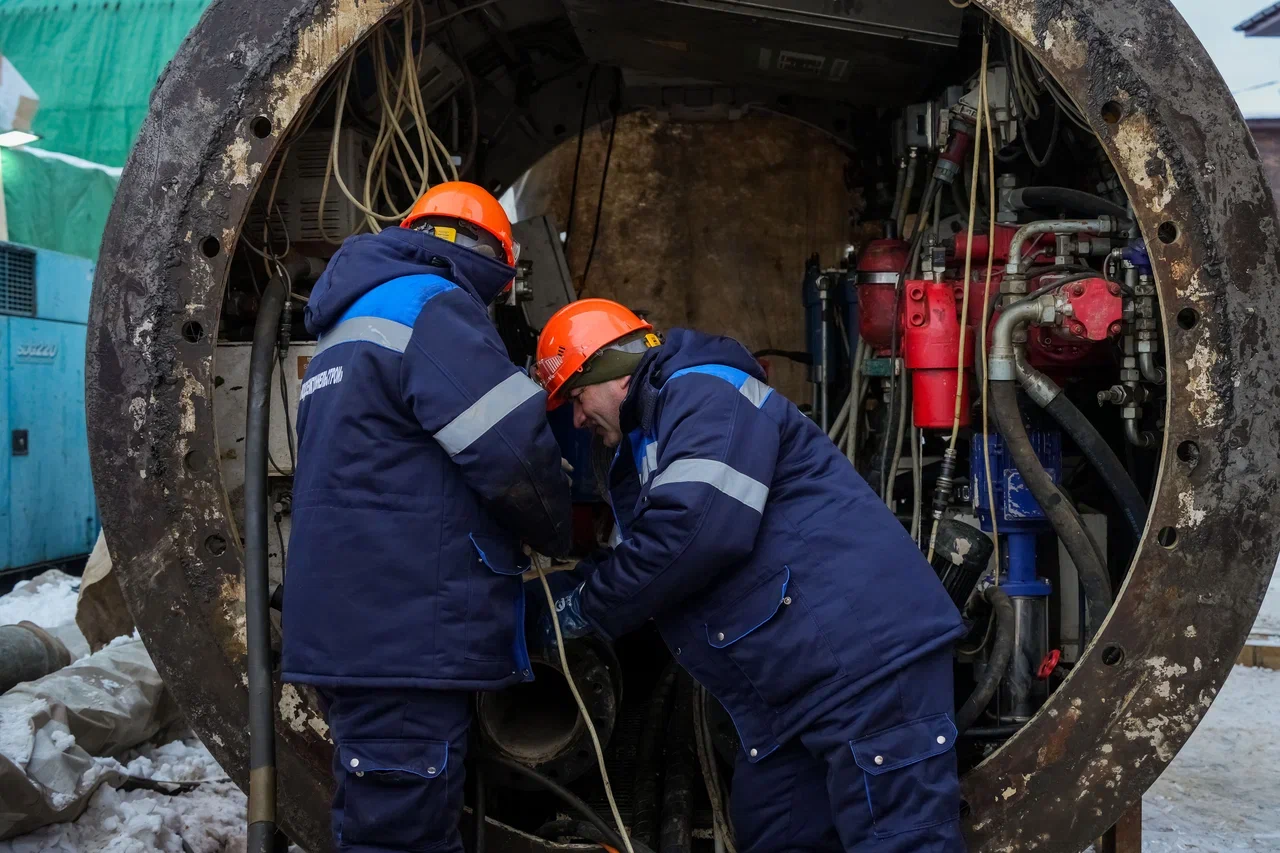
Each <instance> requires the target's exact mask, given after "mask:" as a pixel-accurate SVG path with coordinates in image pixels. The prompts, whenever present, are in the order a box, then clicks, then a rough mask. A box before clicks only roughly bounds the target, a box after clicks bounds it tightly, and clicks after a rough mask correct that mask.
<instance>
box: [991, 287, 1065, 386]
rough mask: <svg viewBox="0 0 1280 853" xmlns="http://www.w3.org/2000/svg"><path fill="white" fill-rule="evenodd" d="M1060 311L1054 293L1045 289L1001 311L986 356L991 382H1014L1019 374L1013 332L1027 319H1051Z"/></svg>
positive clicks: (1032, 320) (1049, 321) (1027, 320)
mask: <svg viewBox="0 0 1280 853" xmlns="http://www.w3.org/2000/svg"><path fill="white" fill-rule="evenodd" d="M1056 314H1057V309H1056V308H1055V307H1054V297H1053V294H1051V293H1046V294H1044V295H1043V296H1040V297H1037V298H1036V299H1031V300H1027V301H1025V302H1015V303H1014V304H1012V305H1010V306H1009V307H1008V308H1006V309H1004V311H1003V312H1001V314H1000V319H999V320H997V321H996V325H995V329H993V330H992V333H991V353H990V355H989V356H988V357H987V378H988V380H989V381H991V382H1012V381H1014V380H1015V379H1016V378H1017V371H1018V368H1017V354H1016V353H1015V351H1014V347H1013V335H1014V333H1015V332H1016V331H1017V330H1018V327H1019V326H1021V325H1023V324H1024V323H1034V322H1036V321H1040V322H1048V323H1052V322H1053V320H1054V317H1055V316H1056Z"/></svg>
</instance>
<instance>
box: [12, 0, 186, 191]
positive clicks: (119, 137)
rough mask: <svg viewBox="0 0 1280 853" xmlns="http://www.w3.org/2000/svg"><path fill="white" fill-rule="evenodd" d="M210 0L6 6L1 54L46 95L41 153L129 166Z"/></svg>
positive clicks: (64, 0)
mask: <svg viewBox="0 0 1280 853" xmlns="http://www.w3.org/2000/svg"><path fill="white" fill-rule="evenodd" d="M207 5H208V0H111V2H107V3H95V2H68V0H58V2H53V0H0V53H2V54H3V55H5V56H7V57H8V58H9V60H10V61H11V62H12V63H13V64H14V66H15V67H16V68H17V69H18V72H19V73H20V74H22V76H23V77H24V78H26V81H27V82H28V83H30V84H31V87H32V88H33V89H35V90H36V94H38V95H39V96H40V109H39V111H38V112H37V113H36V118H35V123H34V126H33V131H34V132H35V133H37V134H39V135H40V137H41V139H40V142H38V143H36V144H37V145H38V146H39V147H42V148H47V149H49V150H50V151H59V152H61V153H63V154H70V155H72V156H75V157H82V158H84V159H85V160H91V161H93V162H95V163H105V164H106V165H108V166H122V165H124V161H125V157H126V156H127V155H128V153H129V147H130V146H131V145H132V144H133V140H134V137H135V136H136V135H137V133H138V129H139V128H140V127H141V126H142V120H143V119H144V118H145V117H146V115H147V102H148V100H149V99H150V97H151V90H152V89H153V88H154V87H155V84H156V79H157V78H158V77H159V76H160V72H161V71H162V70H163V69H164V66H165V64H166V63H168V61H169V60H170V59H171V58H172V57H173V55H174V53H176V52H177V50H178V46H179V45H180V44H181V43H182V39H183V38H184V37H185V36H186V34H187V32H188V31H189V30H190V29H191V28H192V27H193V26H195V23H196V21H198V20H199V19H200V14H201V13H202V12H203V11H204V9H205V7H206V6H207Z"/></svg>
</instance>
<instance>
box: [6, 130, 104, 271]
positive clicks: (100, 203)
mask: <svg viewBox="0 0 1280 853" xmlns="http://www.w3.org/2000/svg"><path fill="white" fill-rule="evenodd" d="M0 169H2V170H3V171H2V172H0V174H2V175H3V177H4V205H5V213H6V216H7V218H8V222H9V239H10V240H11V241H12V242H14V243H22V244H23V245H26V246H36V247H38V248H41V249H53V250H54V251H57V252H65V253H67V254H69V255H79V256H80V257H82V258H91V259H93V260H97V258H98V245H99V244H100V243H101V242H102V231H103V229H104V228H105V227H106V225H107V214H108V213H110V211H111V199H112V197H113V196H114V195H115V192H116V184H117V183H119V180H120V179H119V176H118V175H113V174H111V173H109V172H107V171H104V170H102V169H95V168H92V167H89V168H85V167H83V166H78V165H75V164H73V163H69V162H66V161H64V160H59V159H55V158H51V157H47V156H46V157H40V156H38V155H36V154H33V153H31V152H29V151H24V150H22V149H20V148H19V149H16V150H3V152H2V153H0Z"/></svg>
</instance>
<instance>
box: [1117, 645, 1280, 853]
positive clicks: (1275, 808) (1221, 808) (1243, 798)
mask: <svg viewBox="0 0 1280 853" xmlns="http://www.w3.org/2000/svg"><path fill="white" fill-rule="evenodd" d="M1278 717H1280V672H1274V671H1272V670H1269V669H1255V668H1251V667H1244V666H1237V667H1236V668H1235V669H1234V670H1233V671H1232V673H1231V676H1230V677H1229V678H1228V679H1227V681H1226V683H1225V684H1224V685H1223V687H1222V691H1221V692H1220V693H1219V694H1218V698H1217V699H1216V700H1215V701H1214V703H1213V706H1212V707H1211V708H1209V711H1208V713H1206V714H1205V717H1204V719H1203V720H1202V721H1201V722H1200V725H1199V726H1198V727H1197V728H1196V730H1195V733H1194V734H1192V735H1191V738H1190V740H1188V741H1187V744H1186V746H1184V747H1183V748H1182V751H1181V752H1179V753H1178V755H1177V757H1175V758H1174V759H1173V762H1172V763H1171V764H1170V765H1169V767H1168V768H1167V769H1166V770H1165V772H1164V775H1162V776H1161V777H1160V778H1159V779H1158V780H1156V783H1155V784H1154V785H1152V786H1151V789H1150V790H1149V791H1147V794H1146V796H1145V797H1143V801H1142V802H1143V819H1142V833H1143V839H1142V841H1143V843H1142V849H1143V851H1144V853H1174V851H1178V852H1179V853H1181V851H1200V853H1225V851H1236V850H1249V851H1263V850H1273V851H1278V850H1280V739H1278V738H1276V737H1275V734H1274V732H1275V726H1276V722H1277V718H1278Z"/></svg>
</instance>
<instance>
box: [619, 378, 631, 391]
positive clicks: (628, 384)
mask: <svg viewBox="0 0 1280 853" xmlns="http://www.w3.org/2000/svg"><path fill="white" fill-rule="evenodd" d="M618 387H619V388H621V389H622V392H623V393H624V394H625V393H626V392H627V391H628V390H629V389H630V388H631V376H630V375H627V376H624V377H622V384H621V385H619V386H618Z"/></svg>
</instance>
